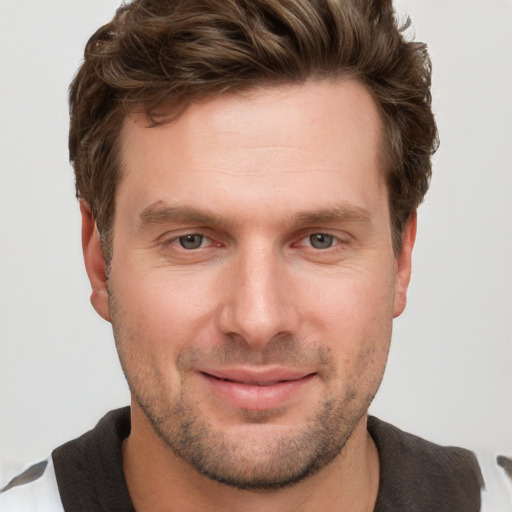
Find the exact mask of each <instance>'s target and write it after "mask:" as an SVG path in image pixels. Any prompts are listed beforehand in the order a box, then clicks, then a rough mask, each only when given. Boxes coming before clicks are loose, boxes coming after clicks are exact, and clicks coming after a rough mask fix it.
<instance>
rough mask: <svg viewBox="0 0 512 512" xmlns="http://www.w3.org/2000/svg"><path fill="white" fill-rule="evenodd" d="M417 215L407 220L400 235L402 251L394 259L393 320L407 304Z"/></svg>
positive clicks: (414, 214)
mask: <svg viewBox="0 0 512 512" xmlns="http://www.w3.org/2000/svg"><path fill="white" fill-rule="evenodd" d="M416 227H417V214H416V212H414V213H413V214H412V215H411V216H410V217H409V219H408V220H407V222H406V224H405V226H404V230H403V233H402V250H401V251H400V254H399V255H398V256H397V258H396V275H395V303H394V310H393V318H396V317H397V316H400V315H401V314H402V313H403V311H404V309H405V306H406V304H407V288H408V287H409V281H410V280H411V261H412V250H413V248H414V242H415V240H416Z"/></svg>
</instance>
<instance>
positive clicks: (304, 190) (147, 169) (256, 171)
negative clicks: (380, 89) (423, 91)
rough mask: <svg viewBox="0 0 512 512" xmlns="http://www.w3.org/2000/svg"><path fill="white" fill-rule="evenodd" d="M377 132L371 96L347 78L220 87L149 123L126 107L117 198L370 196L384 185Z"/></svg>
mask: <svg viewBox="0 0 512 512" xmlns="http://www.w3.org/2000/svg"><path fill="white" fill-rule="evenodd" d="M381 132H382V126H381V120H380V116H379V112H378V108H377V106H376V104H375V101H374V100H373V98H372V96H371V94H370V93H369V92H368V91H367V90H366V89H365V88H364V87H363V86H362V85H361V84H359V83H358V82H356V81H352V80H344V81H341V80H337V81H334V80H333V81H317V82H315V81H312V82H308V83H305V84H301V85H288V86H275V87H269V88H261V89H258V90H253V91H249V92H246V93H237V94H226V95H223V96H219V97H217V98H215V99H213V100H209V101H204V102H198V103H195V104H192V105H190V106H189V107H188V108H187V109H186V110H185V111H184V112H183V113H182V114H181V115H180V116H179V117H178V118H177V119H176V120H174V121H173V122H170V123H167V124H162V125H158V126H156V127H150V126H149V125H148V122H147V119H146V117H145V116H143V115H140V114H132V115H129V116H128V117H127V118H126V119H125V122H124V125H123V127H122V131H121V140H120V142H121V161H122V166H121V168H122V177H121V182H120V184H119V186H118V189H117V192H116V202H117V201H118V200H119V199H121V197H122V196H123V195H124V194H128V195H130V194H131V195H132V196H133V194H134V193H135V192H136V195H137V202H138V205H137V207H139V208H141V209H142V208H145V207H147V206H148V205H150V204H152V203H154V202H157V201H164V202H176V200H177V198H178V199H179V200H180V201H181V202H185V203H191V202H192V203H193V202H200V201H202V202H203V203H204V202H205V201H207V202H209V206H211V205H212V203H215V202H220V201H221V200H222V201H224V204H229V201H231V200H233V201H235V200H236V201H237V202H238V203H240V202H241V203H244V201H246V203H247V204H249V203H253V204H258V205H266V206H267V207H268V208H270V209H272V210H277V209H278V207H280V206H283V205H284V204H285V203H286V204H288V206H290V207H292V203H293V199H294V198H295V200H296V201H300V202H301V203H302V204H303V206H307V205H305V204H304V203H305V202H308V201H309V199H310V198H312V197H315V198H316V201H317V202H318V203H319V204H320V203H324V204H328V203H334V202H336V203H338V202H339V201H340V200H347V201H352V202H363V203H364V202H367V203H371V202H372V200H373V199H372V197H371V196H372V195H375V194H376V193H380V192H381V191H382V188H383V187H384V188H385V184H384V173H383V172H382V167H383V165H382V155H381V153H382V152H381V150H380V148H381V138H382V137H381V135H382V134H381ZM336 193H337V194H338V195H339V194H341V195H342V196H343V197H338V198H336V197H333V195H334V194H336ZM133 199H135V198H133ZM284 199H286V201H284ZM360 206H361V207H366V206H367V205H365V204H362V205H360ZM287 213H290V212H287ZM291 213H293V212H291Z"/></svg>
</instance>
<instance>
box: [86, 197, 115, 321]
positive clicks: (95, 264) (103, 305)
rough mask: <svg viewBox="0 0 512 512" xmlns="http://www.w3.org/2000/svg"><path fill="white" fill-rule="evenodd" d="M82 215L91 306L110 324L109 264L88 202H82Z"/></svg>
mask: <svg viewBox="0 0 512 512" xmlns="http://www.w3.org/2000/svg"><path fill="white" fill-rule="evenodd" d="M80 213H81V214H82V251H83V253H84V261H85V269H86V270H87V275H88V276H89V281H90V283H91V287H92V293H91V304H92V305H93V307H94V309H95V310H96V312H97V313H98V314H99V315H100V316H101V317H102V318H104V319H105V320H107V321H108V322H110V307H109V304H108V291H107V284H108V283H107V274H106V267H107V264H106V261H105V256H104V254H103V249H102V248H101V243H100V236H99V233H98V228H97V227H96V222H95V221H94V218H93V215H92V211H91V207H90V206H89V203H87V201H83V200H82V201H80Z"/></svg>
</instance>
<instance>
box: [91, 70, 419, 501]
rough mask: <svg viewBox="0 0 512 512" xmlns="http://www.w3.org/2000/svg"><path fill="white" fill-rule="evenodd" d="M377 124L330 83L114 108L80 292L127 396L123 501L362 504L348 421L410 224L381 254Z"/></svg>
mask: <svg viewBox="0 0 512 512" xmlns="http://www.w3.org/2000/svg"><path fill="white" fill-rule="evenodd" d="M381 129H382V125H381V120H380V117H379V114H378V109H377V107H376V104H375V102H374V100H373V99H372V97H371V95H370V94H369V93H368V92H367V91H366V89H365V88H364V87H363V86H362V85H361V84H359V83H357V82H355V81H348V80H345V81H321V82H320V81H310V82H308V83H306V84H302V85H291V86H286V87H285V86H279V87H273V88H263V89H259V90H257V91H252V92H249V93H244V94H238V95H236V94H232V95H224V96H221V97H218V98H216V99H214V100H210V101H208V102H203V103H198V104H195V105H192V106H191V107H189V108H188V109H187V110H186V111H185V112H184V113H183V114H182V116H181V117H179V118H178V120H177V121H175V122H173V123H170V124H165V125H162V126H158V127H155V128H148V126H147V124H146V121H145V119H144V117H143V116H140V115H135V114H134V115H130V116H128V117H127V118H126V120H125V123H124V126H123V128H122V131H121V135H120V136H121V156H122V162H123V166H122V180H121V182H120V184H119V185H118V188H117V191H116V196H115V201H116V215H115V220H114V226H113V233H114V238H113V257H112V261H111V270H110V275H109V279H108V280H107V278H106V276H105V260H104V258H103V253H102V251H101V246H100V243H99V238H98V233H97V230H96V228H95V224H94V219H93V218H92V216H91V213H90V209H89V208H88V205H87V204H86V203H82V206H81V208H82V217H83V246H84V256H85V262H86V267H87V271H88V274H89V278H90V280H91V284H92V289H93V291H92V296H91V301H92V304H93V305H94V307H95V309H96V310H97V312H98V313H99V314H100V315H101V316H102V317H103V318H105V319H106V320H108V321H111V322H112V324H113V327H114V334H115V338H116V344H117V348H118V352H119V355H120V359H121V363H122V366H123V369H124V372H125V375H126V377H127V380H128V383H129V386H130V390H131V393H132V404H131V405H132V431H131V434H130V436H129V438H128V439H127V440H126V441H125V443H124V445H123V464H124V471H125V475H126V479H127V484H128V488H129V491H130V495H131V496H132V499H133V502H134V505H135V506H136V508H137V510H139V511H141V510H152V511H155V510H156V511H160V510H161V511H164V510H165V511H167V510H180V511H183V510H185V511H195V510H201V511H204V510H212V511H213V510H237V511H240V510H244V511H251V510H263V509H264V510H269V511H272V510H280V511H287V510H290V511H291V510H294V511H297V510H329V509H338V510H351V511H359V510H361V511H364V510H373V507H374V504H375V500H376V496H377V491H378V478H379V469H378V454H377V450H376V448H375V445H374V443H373V441H372V440H371V437H370V436H369V434H368V432H367V430H366V414H367V409H368V406H369V404H370V402H371V400H372V398H373V396H374V395H375V393H376V391H377V389H378V387H379V384H380V381H381V378H382V375H383V372H384V368H385V365H386V359H387V354H388V350H389V343H390V339H391V330H392V320H393V318H394V317H396V316H398V315H400V314H401V313H402V311H403V309H404V307H405V303H406V291H407V286H408V283H409V278H410V272H411V253H412V248H413V244H414V236H415V229H416V227H415V216H412V217H411V219H410V220H409V222H408V223H407V225H406V228H405V231H404V235H403V248H402V251H401V253H400V254H399V255H398V256H395V255H394V253H393V248H392V242H391V240H392V239H391V228H390V217H389V206H388V195H387V189H386V183H385V179H384V170H383V168H382V165H381V162H382V159H381V142H380V141H381V139H382V136H381V135H382V134H381ZM319 234H320V236H319ZM198 235H199V236H198ZM187 236H188V237H189V238H186V237H187ZM201 237H202V238H201ZM183 244H185V246H186V247H183ZM226 376H227V377H226ZM226 378H227V380H226ZM283 380H284V381H286V382H284V383H283V382H282V381H283ZM235 381H236V382H235ZM240 381H241V382H240ZM276 381H280V382H279V383H276ZM285 388H286V389H285ZM283 389H284V391H283Z"/></svg>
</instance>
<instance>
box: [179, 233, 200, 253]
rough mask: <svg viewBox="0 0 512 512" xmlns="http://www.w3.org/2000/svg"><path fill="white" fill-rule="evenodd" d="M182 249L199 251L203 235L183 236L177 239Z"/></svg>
mask: <svg viewBox="0 0 512 512" xmlns="http://www.w3.org/2000/svg"><path fill="white" fill-rule="evenodd" d="M179 241H180V245H181V247H183V249H189V250H191V249H199V247H201V244H202V243H203V235H195V234H194V235H184V236H180V237H179Z"/></svg>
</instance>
